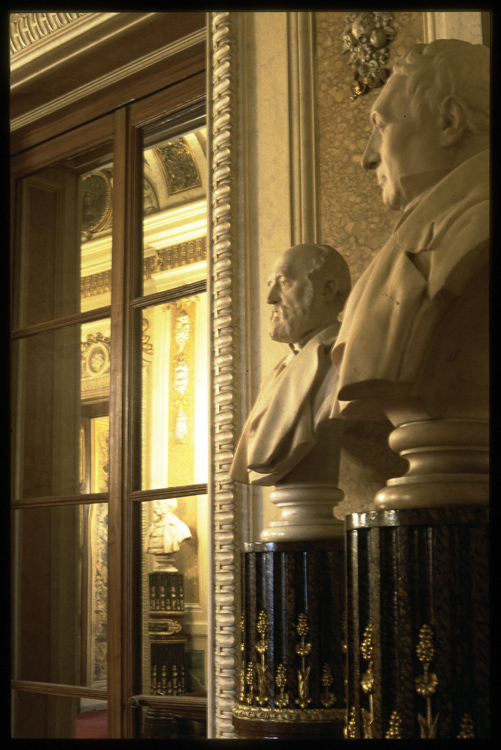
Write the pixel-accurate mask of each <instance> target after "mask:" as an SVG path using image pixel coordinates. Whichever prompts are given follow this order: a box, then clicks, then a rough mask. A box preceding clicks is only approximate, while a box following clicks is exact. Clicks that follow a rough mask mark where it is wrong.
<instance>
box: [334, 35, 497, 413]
mask: <svg viewBox="0 0 501 750" xmlns="http://www.w3.org/2000/svg"><path fill="white" fill-rule="evenodd" d="M489 65H490V63H489V50H488V49H487V48H486V47H484V46H483V45H472V44H470V43H468V42H463V41H459V40H452V39H449V40H437V41H434V42H431V43H430V44H428V45H424V44H418V45H414V46H413V47H411V48H410V49H409V50H408V51H407V52H406V53H404V55H403V56H402V57H401V58H400V59H399V60H398V61H397V62H396V63H395V65H394V68H393V72H392V74H391V76H390V78H389V80H388V82H387V83H386V85H385V87H384V88H383V90H382V93H381V94H380V95H379V96H378V98H377V99H376V100H375V104H374V106H373V108H372V113H371V119H372V124H373V131H372V135H371V136H370V139H369V142H368V144H367V148H366V151H365V154H364V156H363V161H362V166H363V167H364V168H366V169H370V170H374V171H375V173H376V175H377V179H378V183H379V185H380V187H381V191H382V198H383V201H384V203H385V204H386V205H388V206H389V207H391V208H392V209H394V210H396V211H400V212H401V216H400V218H399V220H398V222H397V224H396V226H395V228H394V231H393V234H392V235H391V237H390V239H389V240H388V242H387V243H386V245H385V246H384V247H383V248H382V250H381V251H380V252H379V253H378V255H377V256H376V258H375V259H374V260H373V262H372V263H371V265H370V266H369V267H368V268H367V269H366V271H365V272H364V274H363V275H362V276H361V278H360V279H359V281H358V282H357V284H356V286H355V288H354V290H353V292H352V294H351V296H350V299H349V301H348V304H347V307H346V310H345V313H344V317H343V323H342V325H341V328H340V331H339V334H338V336H337V340H336V342H335V344H334V347H333V352H332V357H333V361H334V363H335V365H336V368H337V370H338V373H339V382H338V389H337V393H336V397H335V399H334V404H333V409H332V413H331V414H332V416H334V417H338V416H340V415H341V416H343V417H346V418H349V417H351V418H355V419H358V418H362V419H374V418H385V417H388V418H389V419H390V421H391V422H392V423H393V425H395V426H396V425H399V424H402V423H404V422H408V421H412V420H420V419H444V418H447V419H448V418H462V419H471V418H480V419H487V416H488V262H489V260H488V253H489V94H490V91H489Z"/></svg>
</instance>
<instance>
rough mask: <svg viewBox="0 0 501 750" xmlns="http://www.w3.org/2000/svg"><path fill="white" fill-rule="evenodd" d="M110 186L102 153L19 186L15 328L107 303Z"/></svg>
mask: <svg viewBox="0 0 501 750" xmlns="http://www.w3.org/2000/svg"><path fill="white" fill-rule="evenodd" d="M91 165H92V168H90V167H91ZM112 185H113V169H112V162H111V160H110V156H109V154H107V153H106V154H103V153H102V148H101V150H100V153H99V154H97V153H88V154H85V156H80V157H78V158H74V159H71V160H68V161H66V162H64V163H61V164H58V165H57V166H53V167H50V168H49V169H45V170H43V171H40V172H38V173H37V174H34V175H30V176H29V177H25V178H24V179H22V180H20V181H19V182H18V186H17V191H18V192H17V205H18V212H17V225H16V259H17V268H16V276H15V278H16V279H17V284H18V286H17V288H16V299H17V301H18V303H17V308H16V319H15V326H16V328H19V327H23V326H28V325H31V324H33V323H40V322H44V321H47V320H51V319H53V318H59V317H62V316H65V315H71V314H73V313H78V312H80V311H84V310H91V309H95V308H97V307H101V306H104V305H109V304H110V301H111V230H112Z"/></svg>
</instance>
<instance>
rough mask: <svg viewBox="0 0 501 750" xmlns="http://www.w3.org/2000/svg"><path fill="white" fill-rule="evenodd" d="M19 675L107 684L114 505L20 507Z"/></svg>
mask: <svg viewBox="0 0 501 750" xmlns="http://www.w3.org/2000/svg"><path fill="white" fill-rule="evenodd" d="M13 523H14V545H13V549H14V570H15V574H16V575H15V584H14V608H13V616H14V642H13V661H14V664H13V667H14V669H13V672H14V679H18V680H35V681H39V682H54V683H62V684H68V685H84V686H88V687H93V688H101V689H102V688H106V675H107V666H106V659H107V579H108V572H107V571H108V506H107V504H106V503H95V504H89V505H71V506H58V507H51V508H23V509H18V510H16V511H14V518H13Z"/></svg>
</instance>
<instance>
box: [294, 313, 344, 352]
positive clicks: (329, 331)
mask: <svg viewBox="0 0 501 750" xmlns="http://www.w3.org/2000/svg"><path fill="white" fill-rule="evenodd" d="M340 327H341V323H339V321H337V320H336V321H334V323H331V324H330V325H328V326H324V327H322V326H321V327H320V328H315V330H314V331H310V332H309V333H307V334H306V336H304V338H302V339H301V340H300V341H296V342H294V343H293V344H289V348H290V349H291V351H293V352H294V354H299V352H300V351H301V349H304V347H305V346H306V344H309V342H310V341H312V340H313V339H314V338H318V339H319V343H330V342H331V341H332V340H333V339H334V338H335V337H336V336H337V332H338V331H339V328H340Z"/></svg>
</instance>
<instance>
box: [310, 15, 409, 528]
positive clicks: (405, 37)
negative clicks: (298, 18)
mask: <svg viewBox="0 0 501 750" xmlns="http://www.w3.org/2000/svg"><path fill="white" fill-rule="evenodd" d="M346 15H347V14H346V12H340V11H339V12H337V11H336V12H318V13H316V14H315V25H316V57H317V92H316V95H317V107H318V110H317V112H318V158H319V172H320V175H319V182H320V186H319V190H320V227H321V230H320V239H319V241H320V242H325V243H327V244H329V245H333V246H334V247H336V248H337V249H338V250H339V251H340V252H341V253H342V254H343V255H344V257H345V258H346V260H347V262H348V264H349V266H350V270H351V274H352V281H353V283H355V282H356V281H357V279H358V278H359V277H360V276H361V274H362V273H363V271H364V270H365V268H366V267H367V266H368V265H369V263H370V262H371V260H372V259H373V258H374V257H375V255H376V254H377V252H378V251H379V250H380V248H381V247H382V246H383V245H384V243H385V242H386V240H387V238H388V236H389V235H390V233H391V231H392V229H393V226H394V225H395V223H396V222H397V220H398V218H399V214H397V213H395V212H394V211H392V210H391V209H389V208H387V207H386V206H385V205H384V204H383V202H382V200H381V191H380V188H379V187H378V185H377V182H376V175H375V174H374V173H373V172H372V171H367V170H364V169H363V168H362V166H361V160H362V155H363V153H364V150H365V146H366V143H367V139H368V137H369V135H370V132H371V124H370V119H369V117H370V110H371V107H372V104H373V102H374V99H375V97H376V96H377V94H378V90H377V89H376V90H373V91H370V92H369V93H367V94H364V95H362V96H359V97H357V98H356V99H355V100H354V101H353V102H352V101H351V83H352V81H353V74H352V69H351V66H350V65H349V64H348V59H349V53H345V54H343V27H344V21H345V18H346ZM393 28H394V29H395V32H396V36H395V39H394V41H392V42H390V44H389V50H390V59H389V63H390V64H391V63H392V61H393V60H395V59H396V58H397V57H399V56H400V55H401V54H402V52H404V51H405V50H406V49H407V48H408V47H410V46H411V45H412V44H415V43H419V42H423V41H424V14H423V13H420V12H404V11H402V12H395V13H394V21H393ZM391 429H392V428H391V425H390V423H389V422H388V423H386V422H365V421H364V422H352V423H347V424H346V428H345V436H344V441H343V450H342V456H341V468H340V486H341V488H342V489H343V490H344V492H345V500H344V501H343V502H342V503H341V505H340V506H338V508H337V509H336V515H338V517H339V518H343V517H344V515H345V514H346V513H351V512H354V511H365V510H369V509H370V508H372V507H374V506H373V498H374V495H375V493H376V492H377V490H378V489H380V488H381V487H382V486H383V485H384V484H385V482H386V479H387V478H388V477H390V476H398V475H400V474H402V473H403V472H405V469H406V467H407V462H405V461H402V460H401V459H399V458H398V457H397V456H396V455H395V454H394V453H393V452H392V451H391V450H390V449H389V447H388V446H387V437H388V434H389V432H390V431H391Z"/></svg>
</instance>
